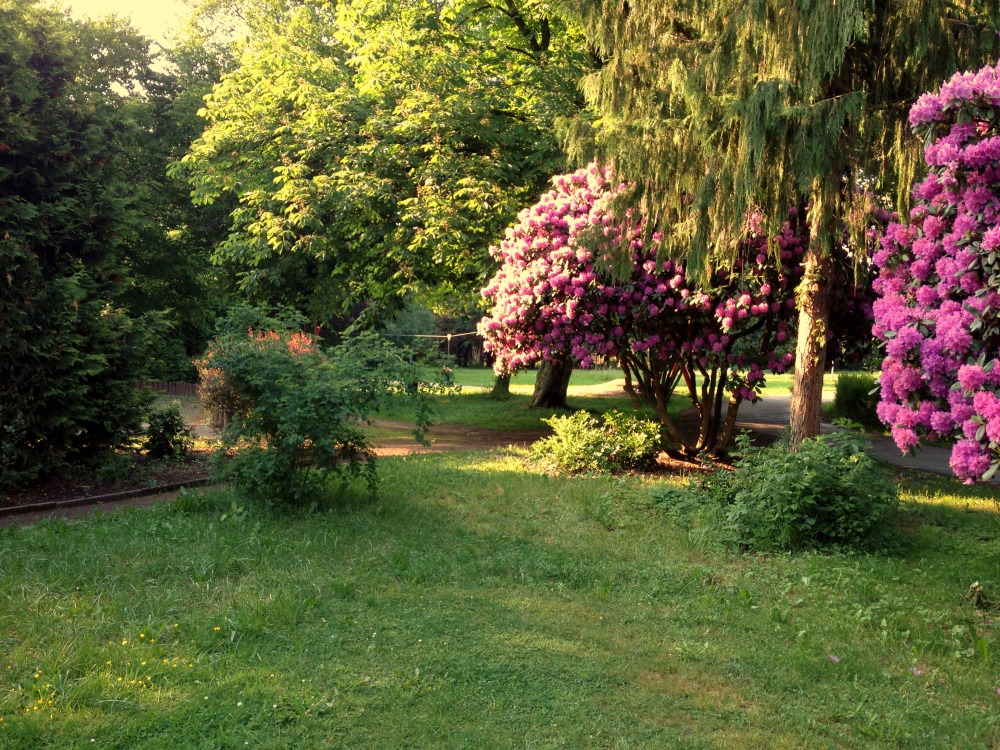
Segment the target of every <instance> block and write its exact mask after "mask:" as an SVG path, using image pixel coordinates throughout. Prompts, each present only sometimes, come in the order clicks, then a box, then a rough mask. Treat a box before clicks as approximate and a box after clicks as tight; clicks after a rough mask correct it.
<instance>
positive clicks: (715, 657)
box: [0, 454, 1000, 750]
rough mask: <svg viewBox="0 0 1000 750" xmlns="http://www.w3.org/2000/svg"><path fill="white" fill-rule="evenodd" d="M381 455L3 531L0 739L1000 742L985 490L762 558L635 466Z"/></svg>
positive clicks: (63, 744)
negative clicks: (718, 534) (335, 480)
mask: <svg viewBox="0 0 1000 750" xmlns="http://www.w3.org/2000/svg"><path fill="white" fill-rule="evenodd" d="M382 476H383V485H382V491H381V500H380V501H379V502H377V503H373V502H371V501H370V500H369V499H368V498H367V497H366V496H364V495H363V494H359V495H346V496H344V497H342V498H341V500H340V501H339V503H338V504H336V505H335V506H330V507H328V508H326V509H323V510H321V511H320V512H318V513H314V514H291V515H289V514H281V515H278V514H273V513H269V512H264V511H257V510H254V509H252V508H249V507H246V506H244V505H242V504H241V502H240V501H239V500H238V499H236V498H235V497H234V496H232V495H227V494H221V493H215V494H207V495H202V496H193V495H192V496H188V497H186V498H184V499H182V500H181V501H179V502H178V503H176V504H175V505H172V506H164V507H160V508H157V509H154V510H150V511H126V512H123V513H118V514H113V515H109V516H105V517H96V518H93V519H91V520H87V521H84V522H80V523H74V524H66V523H61V522H59V523H46V524H41V525H38V526H35V527H30V528H23V529H4V530H0V644H2V649H0V654H2V655H0V746H3V747H4V748H6V749H8V750H43V749H45V748H60V749H62V748H89V747H103V748H121V749H123V750H124V749H125V748H128V749H129V750H133V749H135V748H171V749H172V750H187V748H202V747H208V746H211V747H215V748H242V747H256V748H275V749H277V748H282V749H283V748H288V747H320V746H324V747H326V746H329V747H344V748H347V747H351V748H384V747H405V746H409V747H449V748H451V747H470V748H471V747H476V748H502V747H512V746H516V747H534V748H541V747H562V746H565V747H608V748H614V747H676V748H754V747H830V746H846V747H866V748H889V747H903V746H905V747H908V748H939V747H940V748H952V747H987V746H990V745H991V743H992V744H995V743H996V742H997V741H998V740H1000V719H998V714H997V711H996V707H997V701H1000V696H998V694H997V692H996V691H997V689H998V688H1000V683H998V677H997V674H998V671H1000V670H998V668H997V663H996V653H995V652H996V637H997V635H996V625H995V623H994V619H995V617H996V612H995V610H994V609H993V607H994V603H995V602H996V601H997V599H998V596H1000V553H998V550H997V547H996V544H995V539H996V537H997V533H998V531H1000V521H998V517H997V513H996V510H995V508H994V506H993V504H992V503H991V502H989V500H988V498H989V496H990V495H989V493H988V492H987V491H986V490H984V489H983V488H979V487H971V488H965V487H961V486H957V485H956V484H955V482H954V481H950V482H948V481H943V480H930V481H928V480H922V479H915V480H914V479H909V478H907V479H905V481H904V483H903V493H902V502H903V509H902V513H903V517H904V523H903V528H904V530H905V534H904V538H905V540H906V542H907V544H906V546H905V548H904V550H903V551H902V552H900V553H898V554H896V555H892V556H867V555H858V554H825V555H817V554H796V555H774V556H771V555H764V556H761V555H737V554H732V553H728V552H724V551H721V550H719V549H717V548H715V547H714V546H712V545H711V544H707V543H705V542H704V541H703V540H702V539H701V538H700V537H699V536H698V535H697V533H696V532H695V530H691V529H688V528H684V527H682V526H678V525H675V524H674V522H673V521H672V520H671V519H670V517H669V516H668V515H667V514H665V513H662V512H660V511H659V510H658V509H657V508H656V507H655V506H653V505H652V504H651V501H650V497H651V492H650V490H651V488H652V486H653V485H652V484H651V483H650V482H649V481H647V480H644V479H641V478H626V479H622V478H607V477H577V478H554V477H547V476H544V475H541V474H537V473H531V472H525V471H524V470H523V468H522V466H521V464H520V462H519V461H518V460H516V459H515V458H507V457H504V456H501V455H496V454H479V455H476V454H454V455H447V456H427V457H410V458H407V459H389V460H385V461H384V462H383V465H382ZM972 584H977V590H978V591H979V594H978V595H977V594H975V593H972V592H970V587H971V586H972ZM91 740H94V742H91Z"/></svg>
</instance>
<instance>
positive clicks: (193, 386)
mask: <svg viewBox="0 0 1000 750" xmlns="http://www.w3.org/2000/svg"><path fill="white" fill-rule="evenodd" d="M135 387H136V388H150V389H151V390H153V391H155V392H156V393H166V394H167V395H168V396H197V395H198V384H197V383H174V382H171V381H169V380H137V381H135Z"/></svg>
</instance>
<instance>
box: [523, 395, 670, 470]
mask: <svg viewBox="0 0 1000 750" xmlns="http://www.w3.org/2000/svg"><path fill="white" fill-rule="evenodd" d="M542 421H543V422H545V424H547V425H548V426H549V427H551V428H552V432H553V434H552V435H550V436H548V437H545V438H542V439H541V440H538V441H536V442H535V443H533V444H532V446H531V450H530V460H531V461H532V462H533V463H534V464H535V465H536V466H538V467H540V468H542V469H543V470H546V471H554V472H557V473H561V474H579V473H583V472H608V473H611V474H620V473H622V472H625V471H633V470H637V471H644V470H647V469H650V468H651V467H652V466H653V464H654V463H655V462H656V457H657V455H659V453H660V443H661V437H660V427H659V425H658V423H657V422H655V421H652V420H649V419H642V418H640V417H636V416H634V415H632V414H623V413H622V412H620V411H616V410H611V411H608V412H606V413H605V414H604V415H603V416H602V417H601V418H600V419H597V418H595V417H593V416H591V415H590V414H588V413H587V412H585V411H578V412H575V413H573V414H568V415H564V416H556V417H550V418H549V419H545V420H542Z"/></svg>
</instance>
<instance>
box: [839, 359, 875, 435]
mask: <svg viewBox="0 0 1000 750" xmlns="http://www.w3.org/2000/svg"><path fill="white" fill-rule="evenodd" d="M877 388H878V376H876V375H872V374H870V373H867V372H845V373H841V375H840V376H838V378H837V390H836V394H835V395H834V399H833V408H834V411H835V412H836V413H837V416H838V417H839V418H840V419H848V420H850V421H851V422H856V423H857V424H860V425H861V426H862V427H865V428H868V429H879V428H880V427H881V426H882V424H881V422H880V421H879V418H878V415H877V414H876V413H875V408H876V407H877V406H878V400H879V397H878V392H877V390H876V389H877ZM873 391H875V392H874V393H873Z"/></svg>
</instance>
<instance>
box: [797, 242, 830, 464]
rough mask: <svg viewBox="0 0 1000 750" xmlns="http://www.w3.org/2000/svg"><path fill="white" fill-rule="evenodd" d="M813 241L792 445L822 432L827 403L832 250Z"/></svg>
mask: <svg viewBox="0 0 1000 750" xmlns="http://www.w3.org/2000/svg"><path fill="white" fill-rule="evenodd" d="M816 244H817V243H815V242H810V243H809V247H808V248H807V249H806V254H805V259H804V260H805V274H804V276H803V277H802V284H801V286H800V287H799V292H798V298H799V332H798V341H797V343H796V347H795V386H794V388H793V389H792V404H791V419H790V422H789V431H790V433H791V438H790V442H791V447H792V450H795V448H796V447H798V445H799V443H801V442H802V441H803V440H805V439H806V438H811V437H816V436H817V435H819V423H820V416H821V413H822V406H823V371H824V370H825V368H826V331H827V327H828V324H829V322H830V277H831V271H832V268H833V261H832V259H831V258H830V255H829V253H825V252H823V251H822V249H821V248H817V247H816Z"/></svg>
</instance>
